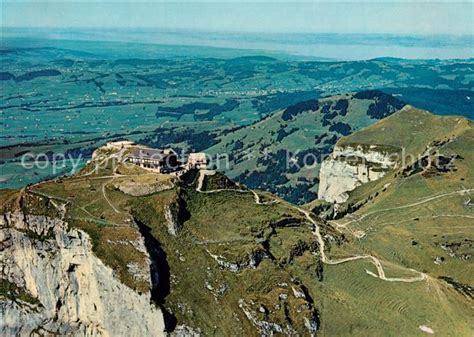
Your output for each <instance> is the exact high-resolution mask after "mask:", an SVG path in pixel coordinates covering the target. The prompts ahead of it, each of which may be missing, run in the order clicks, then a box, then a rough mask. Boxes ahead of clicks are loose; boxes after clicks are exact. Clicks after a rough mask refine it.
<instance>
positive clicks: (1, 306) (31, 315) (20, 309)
mask: <svg viewBox="0 0 474 337" xmlns="http://www.w3.org/2000/svg"><path fill="white" fill-rule="evenodd" d="M0 240H1V242H0V246H1V247H2V249H1V250H0V261H1V262H0V282H1V283H2V287H1V288H2V292H1V293H0V335H2V336H16V335H30V334H31V333H33V332H37V333H39V334H40V335H42V334H44V335H50V334H58V335H74V336H118V335H123V334H127V335H133V336H145V335H153V336H157V335H164V329H165V326H164V320H163V315H162V312H161V310H160V309H159V308H158V307H156V306H155V305H154V304H151V303H150V294H149V293H146V294H139V293H137V292H135V291H134V290H132V289H130V288H129V287H127V286H126V285H124V284H123V283H121V282H120V280H119V279H118V278H117V277H116V276H115V275H114V271H113V270H112V269H111V268H109V267H108V266H106V265H105V264H104V263H103V262H102V261H101V260H100V259H99V258H98V257H97V256H95V255H94V253H93V252H92V244H91V241H90V238H89V236H88V235H87V234H86V233H85V232H83V231H81V230H78V229H73V228H68V226H67V224H66V223H65V222H63V221H62V220H61V219H53V218H49V217H47V216H36V215H24V214H22V213H21V212H19V211H17V212H14V213H7V214H4V215H1V216H0Z"/></svg>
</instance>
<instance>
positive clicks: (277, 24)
mask: <svg viewBox="0 0 474 337" xmlns="http://www.w3.org/2000/svg"><path fill="white" fill-rule="evenodd" d="M0 1H2V0H0ZM1 10H2V15H1V17H2V26H4V27H12V26H14V27H61V28H67V27H107V28H110V27H123V28H127V27H156V28H167V29H199V30H217V31H257V32H332V33H333V32H336V33H348V32H349V33H394V34H464V35H472V34H473V30H474V27H473V25H474V23H473V22H474V18H473V17H474V14H473V10H474V9H473V3H472V2H465V3H450V2H436V3H434V2H427V1H421V2H420V1H417V2H413V1H404V2H401V1H398V2H393V1H392V2H387V1H379V2H376V3H374V2H370V3H369V2H364V3H362V2H355V1H352V2H350V3H342V2H331V3H329V2H312V3H295V2H288V1H287V2H278V3H274V2H273V3H270V2H264V3H250V2H243V3H242V2H241V3H231V2H228V1H224V2H222V1H221V2H218V3H198V2H196V1H194V2H192V3H177V2H171V3H170V2H168V3H163V2H147V3H138V4H137V3H132V2H113V1H102V2H100V3H99V2H77V1H76V2H68V1H62V2H51V1H50V2H38V1H34V2H18V1H16V2H2V3H1Z"/></svg>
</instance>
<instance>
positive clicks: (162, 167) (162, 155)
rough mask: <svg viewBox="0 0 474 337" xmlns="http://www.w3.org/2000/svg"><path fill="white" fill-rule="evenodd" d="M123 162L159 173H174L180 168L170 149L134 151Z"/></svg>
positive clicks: (174, 153) (175, 156)
mask: <svg viewBox="0 0 474 337" xmlns="http://www.w3.org/2000/svg"><path fill="white" fill-rule="evenodd" d="M125 160H126V161H128V162H131V163H134V164H136V165H138V166H141V167H143V168H147V169H153V170H156V171H157V172H160V173H169V172H174V171H177V170H179V169H180V168H181V167H180V164H181V163H180V162H179V161H178V156H177V154H176V152H174V151H173V150H171V149H166V150H160V149H146V148H145V149H144V148H141V149H136V150H134V151H133V152H131V153H130V154H128V155H127V156H126V158H125Z"/></svg>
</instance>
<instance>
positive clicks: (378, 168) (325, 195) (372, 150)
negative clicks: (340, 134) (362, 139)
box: [318, 145, 399, 204]
mask: <svg viewBox="0 0 474 337" xmlns="http://www.w3.org/2000/svg"><path fill="white" fill-rule="evenodd" d="M398 159H399V153H398V152H397V151H396V150H395V149H390V150H387V148H386V147H381V146H377V145H370V146H367V145H352V146H344V147H342V146H336V147H335V148H334V151H333V153H332V154H331V155H330V156H329V157H327V158H326V159H325V160H324V161H323V163H322V165H321V169H320V173H319V180H320V183H319V189H318V198H319V199H322V200H325V201H328V202H331V203H336V204H341V203H343V202H345V201H346V200H347V199H348V198H349V194H348V192H350V191H352V190H354V189H355V188H356V187H357V186H359V185H362V184H365V183H367V182H370V181H374V180H377V179H380V178H382V177H383V176H385V175H386V174H387V172H388V171H390V170H392V169H394V168H395V167H396V166H397V163H398Z"/></svg>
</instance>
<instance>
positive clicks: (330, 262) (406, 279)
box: [196, 170, 427, 283]
mask: <svg viewBox="0 0 474 337" xmlns="http://www.w3.org/2000/svg"><path fill="white" fill-rule="evenodd" d="M207 172H208V171H206V170H201V171H200V172H199V178H198V186H197V187H196V191H197V192H199V193H218V192H223V191H232V192H240V193H249V192H251V193H253V195H254V197H255V203H256V204H258V205H264V204H269V203H272V202H265V203H262V202H260V196H259V195H258V194H257V192H255V191H253V190H236V189H235V190H234V189H217V190H210V191H202V190H201V189H202V185H203V182H204V178H205V176H206V175H208V173H207ZM212 172H214V171H212ZM213 174H215V172H214V173H212V174H211V175H213ZM275 201H276V202H278V200H276V199H275ZM291 207H293V208H294V209H295V210H297V211H298V212H300V213H302V214H304V215H305V217H306V219H307V220H308V221H309V222H310V223H311V224H312V225H313V226H314V230H313V234H314V235H315V236H316V239H317V241H318V244H319V253H320V255H321V261H322V262H323V263H325V264H327V265H337V264H342V263H346V262H350V261H356V260H362V259H368V260H370V261H371V262H372V264H373V265H374V266H375V268H376V269H377V274H375V273H373V272H371V271H369V270H367V269H366V270H365V272H366V273H367V274H368V275H370V276H373V277H377V278H379V279H381V280H384V281H387V282H405V283H411V282H419V281H424V280H426V279H427V275H426V274H424V273H421V272H419V271H416V270H414V269H409V270H410V271H412V272H414V273H417V274H419V275H418V276H414V277H387V276H385V271H384V269H383V266H382V263H381V262H380V260H379V259H378V258H376V257H374V256H372V255H355V256H350V257H346V258H342V259H335V260H332V259H330V258H329V257H328V256H327V255H326V252H325V243H324V240H323V238H322V236H321V232H320V230H319V225H318V223H317V222H316V221H315V220H314V219H313V218H312V217H311V214H310V212H309V211H307V210H304V209H302V208H299V207H297V206H294V205H291Z"/></svg>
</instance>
